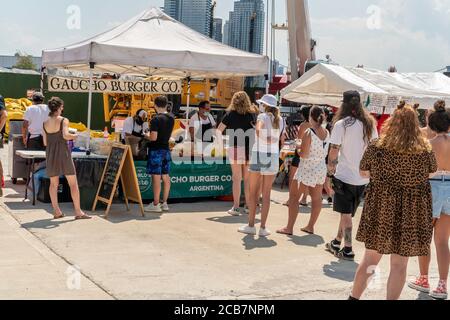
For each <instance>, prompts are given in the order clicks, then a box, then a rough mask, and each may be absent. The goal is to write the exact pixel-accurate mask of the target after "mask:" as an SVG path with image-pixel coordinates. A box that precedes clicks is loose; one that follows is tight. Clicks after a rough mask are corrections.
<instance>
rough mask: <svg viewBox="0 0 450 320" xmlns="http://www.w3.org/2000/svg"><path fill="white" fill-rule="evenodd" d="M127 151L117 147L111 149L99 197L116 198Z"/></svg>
mask: <svg viewBox="0 0 450 320" xmlns="http://www.w3.org/2000/svg"><path fill="white" fill-rule="evenodd" d="M125 155H126V149H123V148H119V147H117V146H115V147H113V148H112V149H111V154H110V155H109V158H108V162H107V163H106V166H105V171H104V174H103V180H102V183H101V185H100V188H99V193H98V196H99V197H101V198H103V199H111V197H113V196H114V191H115V190H114V189H115V186H116V185H117V182H118V178H119V177H120V169H121V167H122V165H123V160H124V159H125Z"/></svg>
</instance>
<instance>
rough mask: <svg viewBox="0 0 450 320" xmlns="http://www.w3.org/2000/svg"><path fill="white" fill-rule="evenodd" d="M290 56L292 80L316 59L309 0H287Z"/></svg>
mask: <svg viewBox="0 0 450 320" xmlns="http://www.w3.org/2000/svg"><path fill="white" fill-rule="evenodd" d="M286 10H287V18H288V25H287V28H288V33H289V51H290V52H289V57H290V67H291V72H292V81H295V80H297V79H298V78H299V77H300V76H301V75H302V74H303V73H304V69H305V64H306V63H307V62H308V61H311V60H315V59H316V54H315V41H314V40H313V39H312V37H311V23H310V18H309V8H308V0H286Z"/></svg>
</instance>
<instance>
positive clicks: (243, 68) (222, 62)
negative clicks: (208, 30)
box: [42, 8, 269, 129]
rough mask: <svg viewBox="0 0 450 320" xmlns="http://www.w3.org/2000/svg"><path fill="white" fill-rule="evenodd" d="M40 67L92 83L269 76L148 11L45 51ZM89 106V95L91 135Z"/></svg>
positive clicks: (265, 63)
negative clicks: (98, 78) (85, 74)
mask: <svg viewBox="0 0 450 320" xmlns="http://www.w3.org/2000/svg"><path fill="white" fill-rule="evenodd" d="M42 65H43V66H44V67H45V68H48V67H53V68H62V69H67V70H76V71H89V72H90V80H91V82H92V72H94V71H95V72H107V73H115V74H119V75H135V76H145V77H163V78H164V77H168V78H172V79H173V78H178V79H184V78H187V79H190V78H217V79H220V78H230V77H244V76H258V75H265V74H267V72H268V69H269V60H268V58H267V57H265V56H261V55H257V54H252V53H248V52H245V51H241V50H238V49H235V48H232V47H229V46H226V45H224V44H222V43H219V42H217V41H215V40H213V39H210V38H208V37H206V36H204V35H202V34H200V33H198V32H196V31H194V30H192V29H190V28H188V27H186V26H185V25H183V24H182V23H180V22H178V21H176V20H174V19H172V18H171V17H169V16H168V15H166V14H165V13H164V12H162V11H161V10H160V9H158V8H151V9H149V10H146V11H144V12H142V13H140V14H139V15H137V16H135V17H133V18H132V19H130V20H129V21H127V22H125V23H124V24H122V25H120V26H118V27H116V28H113V29H111V30H109V31H107V32H105V33H102V34H100V35H98V36H95V37H93V38H90V39H88V40H86V41H82V42H79V43H76V44H73V45H69V46H66V47H64V48H59V49H53V50H44V51H43V53H42ZM189 87H190V86H189ZM188 89H189V88H188ZM188 92H190V91H189V90H188ZM188 104H189V98H188ZM91 105H92V92H90V93H89V110H88V114H89V118H88V128H89V129H90V117H91Z"/></svg>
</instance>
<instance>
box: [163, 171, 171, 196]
mask: <svg viewBox="0 0 450 320" xmlns="http://www.w3.org/2000/svg"><path fill="white" fill-rule="evenodd" d="M162 181H163V185H164V192H163V203H166V202H167V201H168V200H169V194H170V177H169V175H168V174H164V175H163V176H162Z"/></svg>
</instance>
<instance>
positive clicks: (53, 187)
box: [49, 177, 62, 218]
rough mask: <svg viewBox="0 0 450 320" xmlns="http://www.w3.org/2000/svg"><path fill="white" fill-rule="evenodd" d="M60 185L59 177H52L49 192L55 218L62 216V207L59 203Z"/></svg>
mask: <svg viewBox="0 0 450 320" xmlns="http://www.w3.org/2000/svg"><path fill="white" fill-rule="evenodd" d="M58 186H59V177H51V178H50V187H49V193H50V200H51V201H52V207H53V212H54V213H53V216H54V217H55V218H58V217H60V216H62V212H61V208H60V207H59V203H58Z"/></svg>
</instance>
